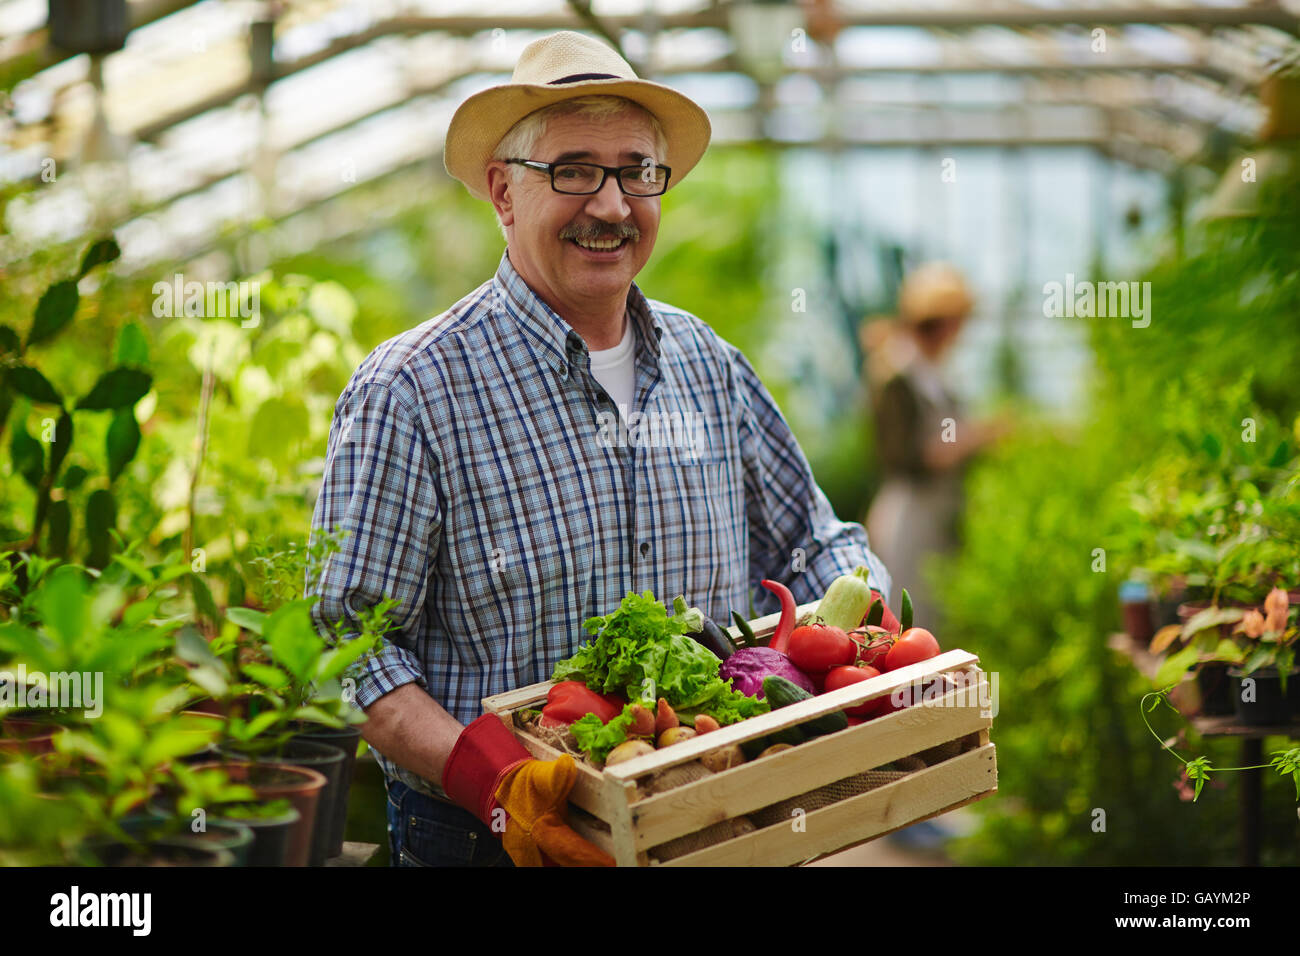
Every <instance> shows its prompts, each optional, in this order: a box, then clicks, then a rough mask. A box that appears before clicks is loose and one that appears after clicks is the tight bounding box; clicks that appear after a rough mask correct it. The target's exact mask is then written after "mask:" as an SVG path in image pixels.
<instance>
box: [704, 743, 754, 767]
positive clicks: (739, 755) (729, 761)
mask: <svg viewBox="0 0 1300 956" xmlns="http://www.w3.org/2000/svg"><path fill="white" fill-rule="evenodd" d="M744 762H745V752H744V751H743V750H741V749H740V746H739V745H738V744H732V745H731V746H730V747H723V748H721V749H720V750H711V751H709V752H708V753H706V754H705V755H704V756H703V757H701V758H700V763H702V764H704V766H706V767H707V768H708V769H710V770H712V771H713V772H714V773H721V772H722V771H724V770H727V769H728V768H730V767H739V766H740V765H741V764H742V763H744Z"/></svg>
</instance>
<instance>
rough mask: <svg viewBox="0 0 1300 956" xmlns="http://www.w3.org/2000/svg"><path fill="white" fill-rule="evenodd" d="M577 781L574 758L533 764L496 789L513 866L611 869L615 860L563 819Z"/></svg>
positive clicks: (568, 757)
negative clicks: (554, 864) (545, 865)
mask: <svg viewBox="0 0 1300 956" xmlns="http://www.w3.org/2000/svg"><path fill="white" fill-rule="evenodd" d="M577 779H578V767H577V765H576V764H575V763H574V762H573V758H572V757H570V756H569V755H568V754H563V755H561V756H560V757H559V759H557V760H530V761H528V762H527V763H525V764H522V765H521V766H520V767H519V768H518V769H517V770H515V771H514V772H513V773H511V774H510V775H509V776H508V777H506V779H505V780H504V781H503V782H502V784H501V786H500V787H499V788H497V794H496V796H497V802H498V803H499V804H500V805H501V808H502V809H503V810H505V812H506V815H507V819H506V832H505V834H504V836H503V837H502V838H501V842H502V843H504V844H505V848H506V852H507V853H509V854H510V859H512V860H514V861H515V866H542V865H543V864H544V863H546V862H551V863H556V864H558V865H560V866H613V865H614V858H613V857H611V856H610V855H609V854H608V853H606V852H605V851H604V850H602V849H601V848H600V847H598V846H596V845H595V844H594V843H591V842H589V841H587V840H585V839H583V838H582V837H580V836H578V834H577V833H576V832H575V831H574V830H573V828H572V827H570V826H569V824H568V822H567V821H566V820H565V819H564V806H565V804H566V803H567V802H568V800H569V791H571V790H572V789H573V784H574V782H575V781H576V780H577Z"/></svg>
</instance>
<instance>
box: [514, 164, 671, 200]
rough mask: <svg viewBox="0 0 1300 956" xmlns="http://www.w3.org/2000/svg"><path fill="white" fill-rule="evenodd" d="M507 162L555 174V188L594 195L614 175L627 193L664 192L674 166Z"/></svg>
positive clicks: (629, 194)
mask: <svg viewBox="0 0 1300 956" xmlns="http://www.w3.org/2000/svg"><path fill="white" fill-rule="evenodd" d="M506 162H507V163H517V164H518V165H520V166H527V167H528V168H529V169H535V170H537V171H538V172H540V173H547V174H549V175H550V177H551V188H552V189H554V190H555V191H556V192H557V193H564V194H565V195H567V196H590V195H592V194H594V193H598V192H600V191H601V190H602V189H604V188H605V180H606V179H608V178H609V176H610V174H611V173H612V174H613V175H614V179H615V181H616V182H617V183H618V188H619V189H621V190H622V191H623V195H625V196H637V197H641V196H661V195H663V193H664V191H665V190H666V189H667V188H668V177H669V176H670V175H672V170H671V169H669V168H668V167H667V166H660V165H658V164H656V163H650V162H646V163H641V164H638V165H636V166H600V165H597V164H596V163H540V162H538V161H537V160H535V159H507V160H506Z"/></svg>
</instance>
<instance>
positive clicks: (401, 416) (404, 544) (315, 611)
mask: <svg viewBox="0 0 1300 956" xmlns="http://www.w3.org/2000/svg"><path fill="white" fill-rule="evenodd" d="M435 477H436V474H435V460H434V456H433V454H432V452H431V449H430V447H429V443H428V440H427V438H426V436H425V435H424V432H423V431H422V429H421V428H420V427H419V425H418V424H417V423H416V419H415V417H414V416H413V415H412V414H411V413H410V412H409V411H408V410H407V409H406V408H405V407H403V405H402V403H401V401H400V400H399V399H398V398H397V396H395V395H394V394H393V391H392V390H391V389H390V388H389V387H387V386H385V385H382V384H377V383H373V382H372V383H363V384H361V385H359V386H356V387H355V388H354V387H353V386H349V388H348V389H347V390H346V391H345V392H344V393H343V395H342V396H341V397H340V398H339V402H338V405H337V407H336V408H335V415H334V421H333V423H332V424H331V425H330V436H329V444H328V450H327V452H326V459H325V474H324V479H323V482H322V484H321V491H320V497H319V498H318V499H317V501H316V510H315V512H314V514H313V516H312V537H313V540H316V539H317V538H318V536H319V535H320V534H321V533H322V532H332V533H335V534H336V535H337V538H336V540H337V541H338V550H337V551H333V552H332V553H330V554H328V557H327V558H326V560H325V561H324V563H323V565H322V566H321V568H320V570H319V575H318V577H317V581H316V582H315V585H314V587H313V589H312V590H313V593H316V594H319V595H320V600H319V601H317V602H316V604H315V605H314V606H313V608H312V616H313V618H314V620H315V622H316V626H317V628H318V629H320V630H321V631H322V633H332V632H333V630H334V629H335V628H336V627H337V628H338V631H339V632H340V633H341V634H343V635H345V636H346V635H355V634H356V633H358V632H359V630H360V624H359V620H358V615H359V613H360V612H362V611H364V610H366V609H367V608H370V607H373V606H375V605H376V604H378V603H379V602H380V601H382V600H384V599H385V598H393V599H395V600H397V601H398V602H399V603H398V605H397V607H396V608H394V609H393V611H392V612H390V619H391V620H392V622H393V624H394V625H395V629H394V630H393V631H391V632H389V634H388V635H387V636H386V637H385V638H384V639H383V641H382V642H381V644H380V646H379V647H378V648H377V649H376V652H375V653H374V654H373V655H372V656H371V657H370V658H369V659H368V660H367V662H366V664H365V669H364V670H363V671H362V673H361V675H360V678H359V679H358V682H357V693H356V701H357V703H358V704H359V705H360V706H361V707H363V708H365V707H369V706H370V705H371V704H373V703H374V702H375V701H376V700H378V699H379V698H380V697H382V696H384V695H385V694H387V693H390V692H391V691H394V690H396V689H397V688H398V687H401V686H403V685H404V684H409V683H412V682H415V683H419V684H420V685H421V686H423V687H427V686H428V685H427V683H426V681H425V677H424V673H423V668H422V666H421V663H420V655H419V653H418V648H417V647H416V644H415V641H416V635H418V634H419V633H420V627H419V625H420V616H421V614H423V613H424V606H425V596H426V591H427V587H428V578H429V572H430V568H431V566H432V562H433V561H434V559H435V556H436V555H437V550H438V542H439V539H440V534H441V527H442V512H441V509H440V507H439V500H438V494H437V486H436V483H435Z"/></svg>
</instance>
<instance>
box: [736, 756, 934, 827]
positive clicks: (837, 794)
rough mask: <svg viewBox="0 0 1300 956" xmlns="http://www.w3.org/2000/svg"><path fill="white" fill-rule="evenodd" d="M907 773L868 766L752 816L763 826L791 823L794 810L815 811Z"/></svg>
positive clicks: (755, 812) (767, 807)
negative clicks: (860, 771) (870, 768)
mask: <svg viewBox="0 0 1300 956" xmlns="http://www.w3.org/2000/svg"><path fill="white" fill-rule="evenodd" d="M907 774H908V771H906V770H865V771H863V772H862V773H855V774H854V775H853V776H851V777H845V778H844V779H843V780H836V781H835V782H834V783H828V784H826V786H824V787H818V788H817V789H816V790H809V791H808V792H807V793H803V794H800V795H799V796H797V797H790V798H789V799H787V800H782V801H780V802H779V803H773V804H771V805H770V806H766V807H763V809H761V810H755V811H754V812H753V813H751V814H750V815H749V817H750V819H751V820H753V821H754V823H755V824H756V825H757V826H758V827H759V828H760V829H761V828H763V827H770V826H775V825H776V824H778V823H789V822H790V821H791V820H792V819H794V814H795V811H802V812H804V813H812V812H813V811H814V810H820V809H822V807H829V806H830V805H831V804H832V803H839V802H840V801H841V800H847V799H848V798H849V797H855V796H857V795H858V794H860V793H866V792H867V791H868V790H874V789H876V787H883V786H884V785H885V784H887V783H893V782H894V781H895V780H902V779H903V778H904V777H906V776H907Z"/></svg>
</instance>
